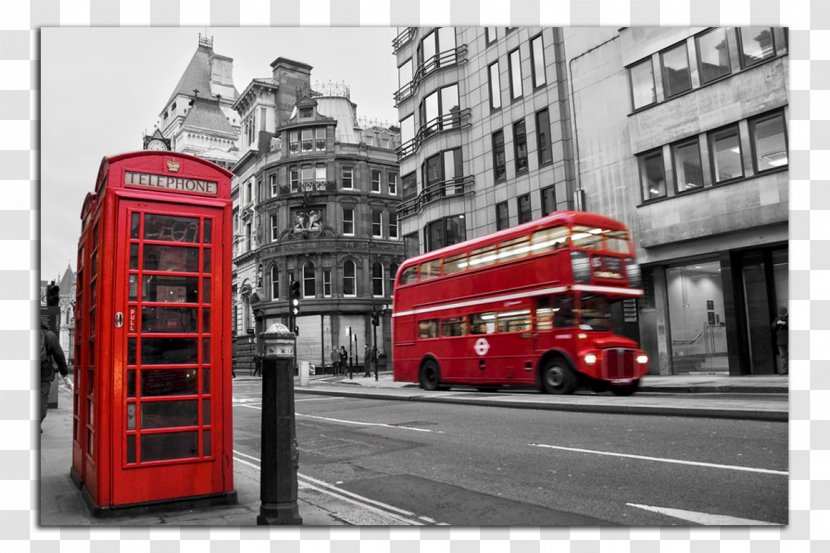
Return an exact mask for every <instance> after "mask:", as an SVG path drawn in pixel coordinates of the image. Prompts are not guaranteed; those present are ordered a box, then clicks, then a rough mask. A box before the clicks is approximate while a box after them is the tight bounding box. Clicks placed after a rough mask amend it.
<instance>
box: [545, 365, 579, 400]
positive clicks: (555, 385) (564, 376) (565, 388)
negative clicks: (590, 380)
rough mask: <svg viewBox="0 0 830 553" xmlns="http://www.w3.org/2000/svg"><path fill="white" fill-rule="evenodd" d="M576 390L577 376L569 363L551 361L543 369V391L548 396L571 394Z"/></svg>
mask: <svg viewBox="0 0 830 553" xmlns="http://www.w3.org/2000/svg"><path fill="white" fill-rule="evenodd" d="M575 389H576V375H575V374H574V372H573V369H571V367H570V366H569V365H568V363H567V362H565V361H563V360H562V359H551V360H550V361H548V362H547V363H546V364H545V367H544V368H543V369H542V390H543V391H544V392H545V393H548V394H570V393H573V391H574V390H575Z"/></svg>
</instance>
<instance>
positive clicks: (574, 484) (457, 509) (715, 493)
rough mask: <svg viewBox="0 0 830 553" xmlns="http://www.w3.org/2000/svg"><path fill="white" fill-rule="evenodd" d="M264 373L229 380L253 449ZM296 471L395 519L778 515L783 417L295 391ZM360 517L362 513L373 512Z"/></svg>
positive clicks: (784, 459) (507, 522) (657, 519)
mask: <svg viewBox="0 0 830 553" xmlns="http://www.w3.org/2000/svg"><path fill="white" fill-rule="evenodd" d="M260 397H261V390H260V383H259V382H257V381H249V382H239V383H236V384H235V386H234V427H235V436H234V442H235V449H236V450H237V451H238V452H239V453H240V454H241V455H247V456H249V457H246V458H255V457H258V456H259V453H260V445H259V425H260V416H261V411H260V409H259V400H260ZM295 402H296V404H295V407H296V413H297V418H296V425H297V440H298V444H299V449H300V468H299V472H300V475H301V476H300V481H301V484H302V483H304V482H305V483H309V482H310V483H313V484H314V485H315V486H316V487H317V488H318V489H321V490H323V491H325V490H327V489H328V490H336V493H339V494H341V496H343V495H345V496H346V497H348V498H350V499H351V500H353V501H354V502H357V503H359V504H361V505H370V506H372V507H373V508H376V509H380V510H384V511H385V512H388V513H392V514H396V515H399V516H400V518H401V523H416V524H418V523H420V524H451V525H456V526H487V525H499V526H557V525H567V526H612V525H624V526H641V525H642V526H662V525H681V526H689V525H695V524H709V525H730V524H753V525H754V524H760V523H770V524H786V523H787V521H788V520H787V517H788V511H787V507H788V505H787V504H788V501H787V493H788V475H787V470H788V466H787V463H788V448H787V425H786V424H785V423H776V422H760V421H730V420H716V419H705V418H684V417H667V416H662V417H652V416H643V415H625V416H621V415H604V414H594V413H569V412H556V411H541V410H532V409H530V410H529V409H507V408H492V407H485V406H465V405H452V404H447V405H444V404H431V403H416V402H406V401H391V400H372V399H360V398H348V397H327V396H317V395H310V394H304V393H302V392H299V391H298V392H297V393H296V395H295ZM369 523H370V522H369Z"/></svg>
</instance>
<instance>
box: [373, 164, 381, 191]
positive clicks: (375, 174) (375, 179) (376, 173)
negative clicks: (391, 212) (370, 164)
mask: <svg viewBox="0 0 830 553" xmlns="http://www.w3.org/2000/svg"><path fill="white" fill-rule="evenodd" d="M372 192H377V193H380V171H377V170H374V169H373V170H372Z"/></svg>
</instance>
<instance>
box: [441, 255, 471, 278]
mask: <svg viewBox="0 0 830 553" xmlns="http://www.w3.org/2000/svg"><path fill="white" fill-rule="evenodd" d="M466 269H467V254H466V253H460V254H457V255H453V256H450V257H448V258H446V259H444V274H445V275H451V274H454V273H460V272H462V271H465V270H466Z"/></svg>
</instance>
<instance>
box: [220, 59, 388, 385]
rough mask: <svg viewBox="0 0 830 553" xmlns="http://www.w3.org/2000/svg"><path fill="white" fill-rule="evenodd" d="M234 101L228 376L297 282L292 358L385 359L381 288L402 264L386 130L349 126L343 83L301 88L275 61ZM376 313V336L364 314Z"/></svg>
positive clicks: (305, 72) (246, 365)
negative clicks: (342, 354)
mask: <svg viewBox="0 0 830 553" xmlns="http://www.w3.org/2000/svg"><path fill="white" fill-rule="evenodd" d="M271 68H272V70H273V74H272V77H270V78H257V79H254V80H253V81H251V83H250V84H249V85H248V86H247V88H246V89H245V91H244V92H243V93H242V94H241V95H240V97H239V99H238V100H237V101H236V103H235V104H234V108H235V109H236V110H237V111H238V113H239V115H240V117H241V121H242V129H243V133H242V151H243V154H242V156H241V157H240V159H239V162H238V163H237V164H236V165H235V166H234V167H233V169H232V170H233V171H234V173H235V174H236V176H237V178H236V179H235V181H234V195H235V196H234V197H235V205H236V208H235V212H234V217H235V220H234V225H235V226H234V231H235V243H234V246H235V247H234V264H235V278H234V295H235V297H236V306H237V309H236V311H235V318H234V326H235V328H236V332H237V341H236V348H235V362H236V370H237V371H243V372H244V371H246V370H249V369H250V368H252V367H253V363H252V360H251V356H252V353H253V347H254V336H255V333H256V331H257V329H258V328H259V329H261V328H267V327H268V326H270V324H272V323H274V322H286V317H287V314H288V293H289V286H290V283H291V282H293V281H299V282H300V284H301V291H302V300H301V313H300V316H299V318H298V320H297V326H298V328H299V336H298V340H297V352H298V353H297V359H298V361H308V362H310V363H311V364H314V365H316V366H321V365H326V364H328V363H330V358H331V350H332V347H339V346H341V345H343V346H345V347H346V349H347V350H348V349H349V346H350V345H351V346H352V351H353V353H355V354H357V355H358V356H359V359H360V361H361V363H362V361H363V357H364V346H366V345H371V344H372V343H373V340H374V339H375V336H376V337H377V344H378V350H379V351H380V352H381V353H382V354H384V357H385V354H386V353H388V352H390V349H391V348H390V346H389V344H390V332H391V325H390V323H389V321H390V314H391V292H392V289H391V283H392V280H393V279H394V275H395V272H396V271H397V267H398V264H399V263H400V262H401V261H402V260H403V244H402V242H401V240H400V233H399V231H398V225H397V214H396V210H397V208H398V205H399V202H400V199H399V198H400V196H399V193H400V191H399V173H398V164H397V158H396V155H395V149H396V148H397V147H398V146H399V144H400V138H399V133H398V131H397V129H395V128H391V129H390V128H384V127H380V126H370V127H367V128H361V127H360V126H359V124H358V122H357V106H356V105H355V104H353V103H352V102H351V100H350V98H349V90H348V88H347V87H346V86H345V85H332V84H329V85H320V86H315V87H314V89H312V87H311V82H310V76H311V69H312V68H311V66H309V65H306V64H304V63H299V62H295V61H292V60H288V59H285V58H278V59H277V60H275V61H274V62H273V63H272V64H271ZM373 310H374V311H377V312H380V313H381V315H380V317H379V319H380V324H379V325H378V327H377V329H375V328H374V327H373V325H372V324H371V314H372V312H373Z"/></svg>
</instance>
